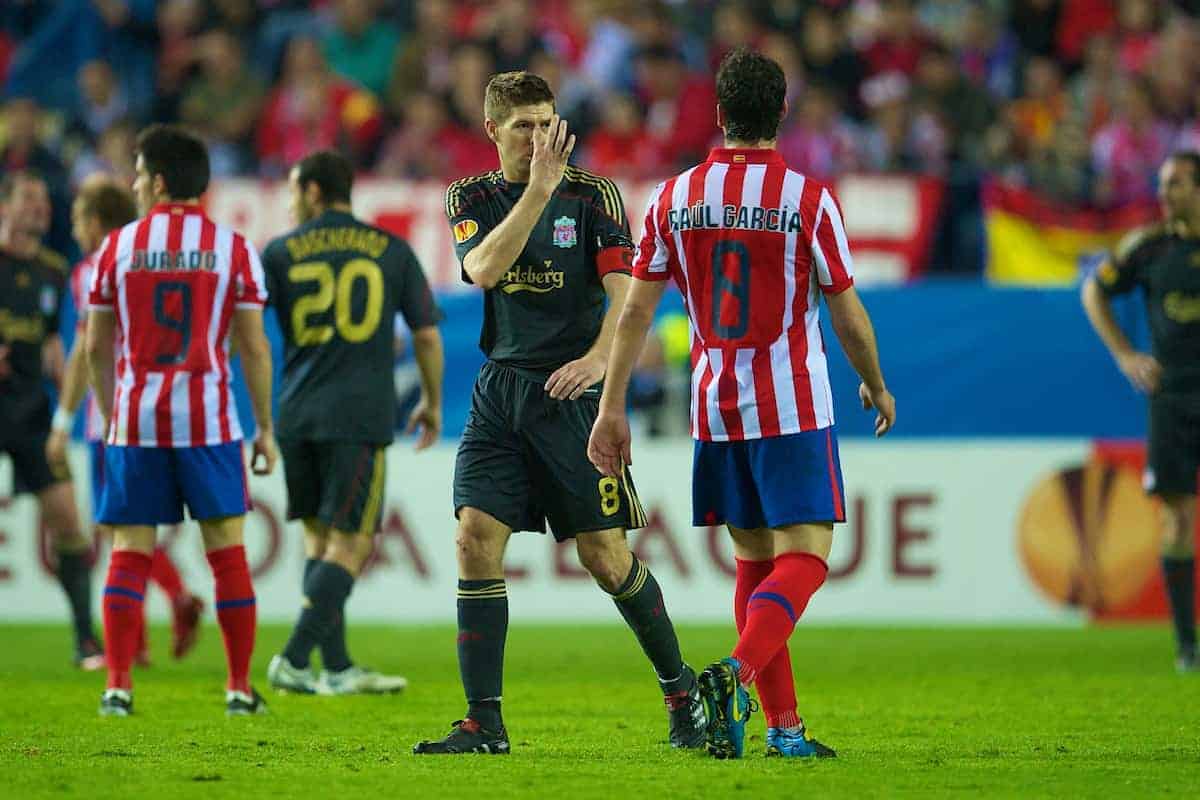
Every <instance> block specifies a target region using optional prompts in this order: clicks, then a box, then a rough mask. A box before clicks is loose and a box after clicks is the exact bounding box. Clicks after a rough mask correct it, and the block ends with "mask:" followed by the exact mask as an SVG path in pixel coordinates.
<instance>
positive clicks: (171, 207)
mask: <svg viewBox="0 0 1200 800" xmlns="http://www.w3.org/2000/svg"><path fill="white" fill-rule="evenodd" d="M203 213H204V209H203V208H202V207H201V206H200V205H199V204H197V203H156V204H155V205H154V207H153V208H151V209H150V214H203ZM150 214H147V215H146V216H150Z"/></svg>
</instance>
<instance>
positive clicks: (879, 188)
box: [205, 175, 943, 289]
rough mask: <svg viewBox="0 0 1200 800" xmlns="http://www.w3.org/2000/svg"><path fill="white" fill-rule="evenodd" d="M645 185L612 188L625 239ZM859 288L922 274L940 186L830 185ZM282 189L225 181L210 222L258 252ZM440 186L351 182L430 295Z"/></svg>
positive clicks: (283, 222) (437, 266)
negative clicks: (404, 247)
mask: <svg viewBox="0 0 1200 800" xmlns="http://www.w3.org/2000/svg"><path fill="white" fill-rule="evenodd" d="M654 186H655V183H654V182H653V181H625V182H621V183H620V188H621V194H622V197H623V199H624V201H625V209H626V213H627V216H628V217H629V224H630V227H631V228H632V231H633V235H634V236H639V235H640V234H641V228H642V215H643V214H644V213H645V209H646V201H647V199H648V198H649V196H650V192H651V191H652V190H653V189H654ZM835 190H836V192H837V194H838V197H839V199H840V202H841V204H842V208H843V211H844V216H845V219H846V234H847V235H848V236H849V237H850V247H851V249H852V250H853V252H854V254H855V264H856V270H857V279H858V281H859V283H860V284H870V283H879V284H896V283H903V282H904V281H906V280H908V279H909V278H913V277H916V276H917V275H919V274H921V273H922V272H923V271H924V270H925V266H926V262H927V260H928V258H929V250H930V247H931V245H932V243H933V236H934V234H935V233H936V229H937V221H938V214H939V212H940V210H941V202H942V191H943V187H942V183H941V181H940V180H938V179H936V178H929V177H911V176H905V175H847V176H843V177H842V178H840V179H838V181H837V182H836V185H835ZM287 192H288V189H287V184H286V183H283V182H270V181H257V180H248V179H230V180H222V181H217V182H215V183H214V184H213V186H212V188H210V189H209V191H208V194H207V195H206V199H205V202H206V205H207V206H208V210H209V213H210V214H212V217H213V219H215V220H217V221H219V222H224V223H227V224H229V225H232V226H233V227H234V228H235V229H237V230H239V231H241V232H243V233H245V234H246V236H247V237H249V238H250V240H251V241H253V242H255V243H257V244H258V245H260V246H262V245H264V244H266V242H267V241H269V240H270V239H272V238H273V237H275V236H278V235H279V234H280V233H283V232H284V231H287V230H288V229H289V228H290V227H291V224H290V222H289V220H288V215H287V207H288V196H287ZM444 193H445V187H444V186H443V185H441V184H438V183H414V182H405V181H388V180H376V179H364V180H361V181H358V182H356V183H355V186H354V208H355V211H356V212H357V213H358V214H359V216H361V217H363V218H364V219H367V220H369V221H371V222H373V223H374V224H376V225H379V226H380V227H382V228H386V229H387V230H390V231H393V232H394V233H398V234H400V235H401V236H404V237H405V238H406V239H407V240H408V241H409V243H410V244H411V245H412V247H413V250H414V251H415V252H416V254H417V256H418V258H419V259H420V260H421V264H422V265H423V266H424V267H425V271H426V274H427V275H428V277H429V281H430V283H431V284H432V285H433V287H434V288H435V289H457V288H463V284H462V282H461V280H460V278H459V266H458V262H457V261H456V260H455V257H454V250H453V247H452V242H451V239H450V230H449V228H448V227H447V225H446V214H445V194H444Z"/></svg>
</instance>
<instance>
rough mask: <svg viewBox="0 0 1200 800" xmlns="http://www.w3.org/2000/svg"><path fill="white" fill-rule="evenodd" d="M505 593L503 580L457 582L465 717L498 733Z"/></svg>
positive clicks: (502, 669) (505, 615)
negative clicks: (465, 706)
mask: <svg viewBox="0 0 1200 800" xmlns="http://www.w3.org/2000/svg"><path fill="white" fill-rule="evenodd" d="M507 637H508V590H507V589H506V588H505V584H504V579H503V578H489V579H486V580H481V581H464V580H460V581H459V582H458V669H459V673H460V674H461V675H462V684H463V690H464V691H465V692H466V694H467V716H469V717H470V718H471V719H473V720H475V721H476V722H478V723H479V724H480V725H482V726H483V727H484V728H487V729H488V730H493V731H495V730H500V728H501V727H503V725H504V722H503V719H502V717H501V716H500V697H501V689H502V687H503V685H504V640H505V639H506V638H507Z"/></svg>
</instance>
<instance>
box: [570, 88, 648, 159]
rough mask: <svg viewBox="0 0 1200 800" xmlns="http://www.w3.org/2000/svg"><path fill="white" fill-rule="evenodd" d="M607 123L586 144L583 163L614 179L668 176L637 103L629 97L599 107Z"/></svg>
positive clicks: (606, 101)
mask: <svg viewBox="0 0 1200 800" xmlns="http://www.w3.org/2000/svg"><path fill="white" fill-rule="evenodd" d="M600 108H602V109H603V110H604V119H603V120H602V121H601V123H600V127H599V128H597V129H596V130H595V131H594V132H593V133H592V134H591V135H590V136H589V137H588V138H587V141H586V147H585V149H584V159H583V160H584V162H585V163H586V164H587V165H588V168H589V169H592V170H595V171H596V172H599V173H600V174H601V175H607V176H609V177H612V178H641V179H645V178H657V177H659V176H660V175H665V174H666V169H665V167H663V165H662V160H661V157H660V154H659V152H658V148H657V146H656V145H655V143H654V140H653V139H652V138H650V136H649V134H647V133H646V130H645V128H644V127H643V124H642V111H641V109H640V108H638V104H637V101H636V100H635V99H634V98H633V97H631V96H630V95H627V94H614V95H609V96H608V97H607V98H605V99H604V100H603V101H602V102H601V103H600Z"/></svg>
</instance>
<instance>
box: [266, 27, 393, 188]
mask: <svg viewBox="0 0 1200 800" xmlns="http://www.w3.org/2000/svg"><path fill="white" fill-rule="evenodd" d="M382 124H383V120H382V117H381V115H380V111H379V105H378V103H376V101H375V98H374V97H373V96H372V95H371V93H370V92H368V91H366V90H365V89H361V88H359V87H357V86H355V85H354V84H352V83H349V82H348V81H345V80H343V79H341V78H338V77H337V76H335V75H334V74H333V73H332V72H330V70H329V66H328V64H326V62H325V56H324V55H323V54H322V53H321V46H320V44H319V43H318V42H317V40H316V39H313V38H307V37H299V36H298V37H296V38H294V39H292V41H291V42H289V43H288V48H287V52H286V53H285V54H284V67H283V78H282V80H281V81H280V83H279V85H278V86H277V87H276V88H275V90H274V91H273V92H272V93H271V95H270V97H269V98H268V100H267V105H266V110H265V112H264V113H263V117H262V120H261V121H260V122H259V127H258V156H259V161H260V166H261V170H262V172H263V173H264V174H265V175H272V176H279V175H283V174H285V173H286V172H287V170H288V169H289V168H290V167H291V165H292V164H294V163H296V162H297V161H299V160H300V159H301V158H303V157H304V156H306V155H308V154H309V153H311V152H312V151H314V150H321V149H327V148H339V149H342V150H343V151H345V152H347V153H348V154H349V155H350V157H351V159H352V160H353V161H354V162H355V164H356V166H359V167H362V166H365V165H366V164H368V163H369V161H370V159H371V156H372V155H373V150H374V148H375V145H376V143H377V142H378V139H379V135H380V131H381V127H382Z"/></svg>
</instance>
